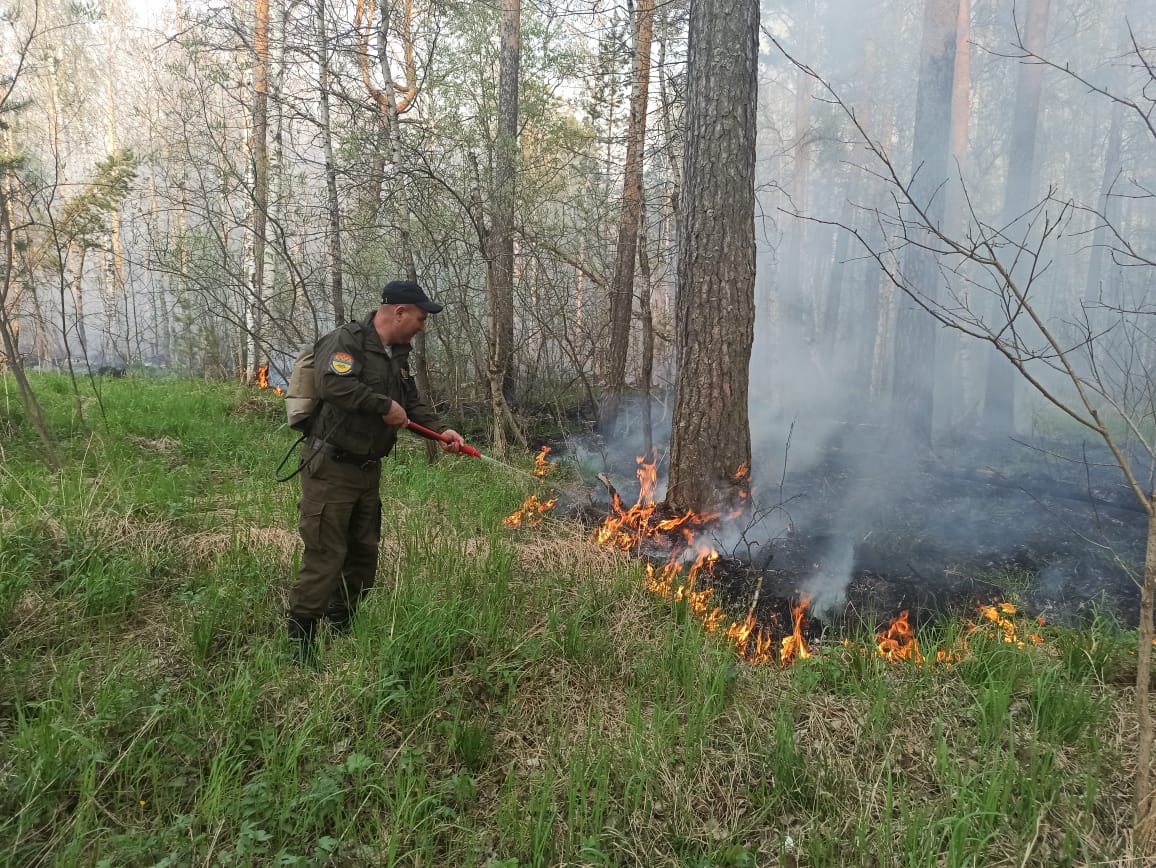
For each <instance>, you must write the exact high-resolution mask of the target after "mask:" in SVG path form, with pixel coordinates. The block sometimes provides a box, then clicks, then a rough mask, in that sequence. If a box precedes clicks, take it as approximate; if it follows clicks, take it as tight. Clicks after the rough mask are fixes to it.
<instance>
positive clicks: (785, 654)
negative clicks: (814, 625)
mask: <svg viewBox="0 0 1156 868" xmlns="http://www.w3.org/2000/svg"><path fill="white" fill-rule="evenodd" d="M810 603H811V598H810V597H806V596H805V597H803V598H802V599H801V600H799V602H798V604H797V605H796V604H792V605H791V615H792V618H793V620H794V622H795V628H794V630H793V631H792V632H791V635H790V636H786V637H784V639H783V641H782V644H781V645H780V647H779V665H780V666H786V665H787V664H789V663H791V662H793V661H795V660H806V659H807V658H808V657H810V656H812V655H811V652H810V650H809V649H808V648H807V640H806V639H804V638H803V628H804V627H806V625H807V615H806V611H807V606H809V605H810Z"/></svg>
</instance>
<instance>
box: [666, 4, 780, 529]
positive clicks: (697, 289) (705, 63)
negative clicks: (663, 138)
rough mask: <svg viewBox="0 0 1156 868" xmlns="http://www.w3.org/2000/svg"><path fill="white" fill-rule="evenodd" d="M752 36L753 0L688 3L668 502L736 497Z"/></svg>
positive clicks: (747, 309) (750, 309) (749, 275)
mask: <svg viewBox="0 0 1156 868" xmlns="http://www.w3.org/2000/svg"><path fill="white" fill-rule="evenodd" d="M758 33H759V3H758V0H695V2H692V3H691V7H690V40H689V52H688V56H687V105H686V122H687V130H686V151H685V154H684V158H683V193H682V202H681V203H680V210H679V244H678V250H679V256H678V287H677V295H676V300H675V308H676V336H675V340H676V346H677V352H678V380H677V384H676V386H675V396H674V419H673V431H672V437H671V457H670V487H669V490H668V493H667V502H668V503H669V504H670V505H671V506H673V507H674V508H676V509H678V510H683V509H690V508H693V509H697V510H705V509H710V508H712V507H716V506H721V505H722V504H724V503H731V502H734V501H735V500H736V499H737V496H738V495H739V492H740V488H741V485H742V479H741V478H740V477H739V475H738V474H739V471H740V468H743V467H744V466H745V467H749V464H750V458H751V437H750V424H749V420H748V410H747V393H748V385H749V367H750V357H751V345H752V343H753V340H754V314H755V309H754V308H755V292H754V288H755V237H754V235H755V233H754V228H755V224H754V217H755V194H754V168H755V129H756V118H757V114H756V106H757V100H758V88H757V75H756V71H757V59H758Z"/></svg>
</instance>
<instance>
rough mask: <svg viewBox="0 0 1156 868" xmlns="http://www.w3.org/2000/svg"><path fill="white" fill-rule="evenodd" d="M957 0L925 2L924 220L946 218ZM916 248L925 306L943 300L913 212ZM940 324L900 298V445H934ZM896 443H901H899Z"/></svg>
mask: <svg viewBox="0 0 1156 868" xmlns="http://www.w3.org/2000/svg"><path fill="white" fill-rule="evenodd" d="M958 22H959V0H925V4H924V8H923V40H922V48H921V60H920V69H919V88H918V92H917V95H916V102H915V132H914V139H913V142H912V154H911V166H912V171H913V173H914V180H913V182H912V185H911V195H912V198H913V199H914V201H915V204H916V205H917V206H919V207H920V208H922V209H923V210H924V215H925V216H926V219H927V220H928V221H929V222H930V223H932V224H939V223H940V222H941V221H942V219H943V211H944V194H943V183H944V181H945V180H946V178H947V155H948V149H949V147H950V136H951V91H952V79H953V77H954V71H955V34H956V27H957V25H958ZM908 218H909V220H910V221H911V223H910V224H909V227H908V231H909V233H910V234H911V235H912V236H913V237H914V238H913V240H914V241H915V242H916V243H914V244H909V245H908V246H907V247H906V248H905V250H904V253H903V274H904V276H905V277H906V279H907V281H908V282H909V283H910V285H911V287H912V290H913V291H914V292H916V293H919V294H920V295H921V296H923V297H924V298H925V299H927V301H928V303H930V304H934V303H935V300H936V299H937V298H938V297H939V290H938V283H939V273H938V271H937V268H936V262H935V258H934V256H933V255H932V254H930V253H929V252H927V251H926V250H925V249H923V247H922V246H921V245H920V244H919V242H920V241H921V240H923V239H922V237H921V236H922V235H923V231H922V230H921V229H920V228H919V225H918V224H919V223H920V222H921V220H922V219H923V218H920V217H918V216H917V215H915V214H913V213H909V214H908ZM935 332H936V329H935V320H934V319H933V318H932V317H930V316H928V315H927V313H926V312H925V311H924V310H923V309H922V308H921V307H919V306H918V305H916V304H915V303H914V302H912V301H911V300H910V299H908V298H906V297H904V298H903V299H902V300H901V301H900V306H899V313H898V316H897V319H896V327H895V377H894V383H893V387H892V419H893V420H894V421H895V423H896V425H897V426H898V428H897V433H899V434H900V435H901V436H902V437H903V441H902V442H907V443H910V444H913V445H919V446H930V444H931V419H932V410H933V401H934V383H935V378H934V370H935ZM897 442H900V441H899V440H898V438H897Z"/></svg>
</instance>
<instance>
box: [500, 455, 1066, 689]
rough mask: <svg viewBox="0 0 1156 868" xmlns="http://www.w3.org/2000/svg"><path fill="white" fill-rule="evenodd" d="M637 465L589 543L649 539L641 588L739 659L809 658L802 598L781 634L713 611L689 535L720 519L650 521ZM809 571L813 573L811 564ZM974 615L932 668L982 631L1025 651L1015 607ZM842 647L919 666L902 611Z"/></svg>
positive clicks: (653, 483) (707, 564)
mask: <svg viewBox="0 0 1156 868" xmlns="http://www.w3.org/2000/svg"><path fill="white" fill-rule="evenodd" d="M549 452H550V449H549V447H543V448H542V451H541V452H539V454H538V456H537V457H536V458H535V462H534V463H535V470H534V475H535V476H538V477H539V478H543V477H544V476H545V475H546V474H547V473H549V472H550V470H551V469H552V468H553V465H552V464H550V463H548V462H547V460H546V456H547V455H548V454H549ZM637 461H638V470H637V476H638V483H639V494H638V499H637V500H636V501H635V503H634V505H633V506H630V507H627V506H625V504H624V503H623V501H622V499H621V497H620V496H619V495H618V493H617V492H615V491H613V489H611V495H612V503H611V506H610V511H609V515H608V516H607V517H606V520H605V521H604V522H603V523H602V525H601V526H600V527H599V528H598V529H597V530H595V531H594V533H593V534H592V536H591V539H592V540H593V541H594V542H597V543H598V544H599V545H605V546H612V547H614V548H618V549H621V550H622V551H630V550H632V549H635V548H637V547H639V546H640V545H641V544H642V543H643V542H644V541H648V540H649V541H652V542H653V541H657V542H659V543H660V544H661V545H662V546H663V547H665V549H666V550H667V551H668V552H669V555H668V557H667V560H666V562H665V563H664V564H655V563H652V562H648V563H647V564H646V567H645V577H644V580H643V581H644V584H645V587H646V589H647V590H648V591H650V592H651V593H653V594H655V595H656V596H658V597H661V598H662V599H665V600H669V601H671V602H677V603H684V604H685V605H686V609H687V611H688V612H689V613H690V614H692V615H694V616H695V618H697V619H698V620H699V621H700V622H701V623H702V624H703V626H704V627H705V628H706V629H707V630H708V631H709V632H717V633H719V634H720V635H722V636H725V637H726V639H727V641H728V642H729V643H730V644H731V645H732V646H733V647H734V648H735V650H736V652H737V653H738V654H739V656H741V657H742V658H743V659H744V660H746V661H748V662H750V663H754V664H759V663H775V664H777V665H779V666H782V667H786V666H789V665H791V664H793V663H794V662H796V661H798V660H806V659H808V658H811V657H814V656H816V652H815V651H814V650H813V649H812V648H810V647H809V646H808V645H807V640H806V636H805V634H806V630H807V623H808V620H807V611H808V607H809V606H810V603H811V599H810V598H809V597H807V596H804V597H802V598H801V599H799V600H798V601H795V602H792V603H791V621H792V623H791V631H790V633H787V634H786V635H782V632H781V631H772V629H771V628H770V627H769V626H767V625H765V624H763V625H760V624H759V623H758V621H757V620H756V619H755V615H754V610H755V603H754V602H752V604H751V609H750V611H749V612H748V613H747V614H746V616H745V617H743V618H741V619H732V618H731V617H729V616H728V615H727V614H726V613H725V612H724V611H723V610H722V608H721V607H719V606H717V605H715V603H714V588H713V587H711V584H712V582H711V581H710V580H711V579H713V577H714V571H715V568H716V565H717V564H718V562H719V553H718V552H717V551H716V550H715V549H714V548H711V547H709V546H704V545H702V544H701V543H699V542H696V533H697V532H698V531H700V530H701V529H702V528H703V526H705V525H708V524H710V523H713V522H717V521H718V520H719V519H720V516H719V515H717V514H700V513H696V512H694V511H692V510H688V511H687V512H686V513H685V514H683V515H680V516H674V517H671V518H665V519H656V516H655V513H656V510H657V508H658V505H657V504H656V503H655V501H654V492H655V490H656V488H657V482H658V472H657V467H656V462H655V461H654V460H653V459H651V460H647V459H646V458H638V459H637ZM748 476H749V468H747V466H746V465H743V466H741V467H739V468H738V470H737V471H736V473H735V480H736V481H738V482H743V481H745V480H746V479H747V478H748ZM745 496H746V495H745V492H743V493H740V497H745ZM555 502H556V498H555V499H552V500H548V501H544V502H543V501H539V500H538V499H537V497H536V496H534V495H531V496H530V497H529V498H527V500H526V502H525V503H524V504H523V505H522V508H521V509H519V510H518V511H517V512H515V513H514V514H512V515H511V516H509V517H508V518H506V519H505V521H504V522H503V523H504V524H505V525H507V526H508V527H519V526H521V525H522V524H528V525H531V526H537V525H539V524H541V523H542V515H543V514H544V513H545V512H547V511H549V510H550V509H551V508H552V507H553V506H554V504H555ZM793 530H794V528H793V527H791V526H788V528H787V533H788V534H790V533H792V532H793ZM688 564H689V567H688V566H687V565H688ZM815 566H816V569H818V565H815ZM759 589H761V583H760V585H759ZM758 595H759V590H756V592H755V594H754V600H755V601H757V600H758ZM979 616H980V617H979V624H978V625H977V624H976V623H974V622H970V621H969V622H968V623H967V628H966V629H965V631H964V632H963V633H962V634H961V635H960V636H959V638H958V639H957V640H956V642H955V643H954V645H953V646H952V647H951V648H947V649H939V650H937V651H936V653H935V661H936V662H937V663H940V664H943V665H947V666H950V665H951V664H952V663H955V662H957V661H959V660H961V659H962V658H963V656H964V655H965V654H967V653H968V650H969V649H968V643H967V637H968V635H969V634H971V633H974V632H976V631H977V630H980V629H985V630H986V631H987V635H989V636H991V637H993V638H995V637H997V636H998V637H1000V638H1001V639H1002V641H1004V642H1007V643H1011V644H1015V645H1016V646H1017V647H1020V648H1023V647H1025V644H1026V643H1025V640H1024V639H1021V638H1020V635H1021V634H1020V632H1019V629H1018V628H1017V626H1016V623H1015V620H1014V619H1015V616H1016V608H1015V606H1014V605H1012V604H1011V603H1006V602H996V603H992V604H990V605H981V606H979ZM1037 624H1038V625H1040V626H1043V624H1044V619H1043V618H1042V617H1040V618H1039V619H1037ZM784 628H785V625H784ZM776 632H777V633H779V635H780V636H781V638H777V639H776V636H775V635H774V634H775V633H776ZM1026 641H1028V642H1031V643H1034V644H1040V643H1042V642H1043V641H1044V640H1043V638H1042V637H1041V636H1039V635H1038V634H1036V633H1035V632H1028V633H1027V640H1026ZM843 645H845V646H847V647H850V648H856V649H857V650H858V651H859V653H861V654H878V655H879V656H880V657H882V658H883V659H884V660H886V661H888V662H889V663H899V662H900V661H910V662H914V663H919V664H922V663H924V662H925V657H924V652H923V649H922V648H921V647H920V644H919V640H918V639H917V638H916V637H915V631H914V629H913V628H912V625H911V621H910V612H909V611H908V610H906V609H904V610H903V611H902V612H900V613H899V615H898V617H896V618H895V619H894V620H892V621H891V622H890V623H889V624H888V625H887V627H886V628H884V629H882V630H880V631H879V633H878V634H877V635H876V638H875V645H874V648H872V647H871V646H870V645H868V646H858V645H856V644H855V643H853V642H850V641H844V642H843Z"/></svg>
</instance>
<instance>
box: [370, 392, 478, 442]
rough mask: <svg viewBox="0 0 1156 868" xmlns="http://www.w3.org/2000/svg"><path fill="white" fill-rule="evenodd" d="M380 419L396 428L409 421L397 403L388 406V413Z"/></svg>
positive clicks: (403, 408)
mask: <svg viewBox="0 0 1156 868" xmlns="http://www.w3.org/2000/svg"><path fill="white" fill-rule="evenodd" d="M381 418H382V419H384V420H385V424H386V425H396V426H397V427H398V428H400V427H401V426H403V425H405V424H406V423H407V422H408V421H409V415H408V414H407V413H406V412H405V407H403V406H402V405H401V404H399V403H398V402H397V401H394V402H393V403H391V404H390V405H389V412H388V413H386V414H385V415H384V416H382V417H381ZM458 439H459V440H460V439H461V438H460V437H459V438H458Z"/></svg>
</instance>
